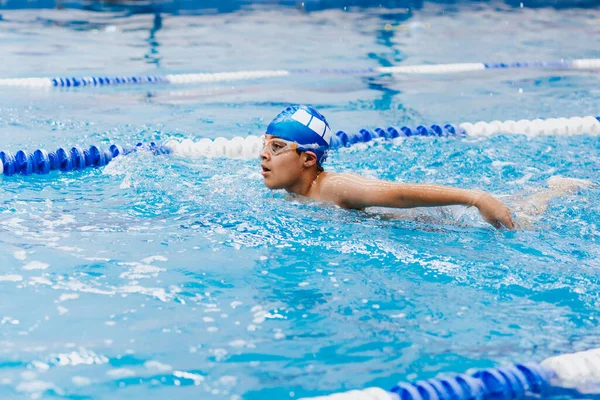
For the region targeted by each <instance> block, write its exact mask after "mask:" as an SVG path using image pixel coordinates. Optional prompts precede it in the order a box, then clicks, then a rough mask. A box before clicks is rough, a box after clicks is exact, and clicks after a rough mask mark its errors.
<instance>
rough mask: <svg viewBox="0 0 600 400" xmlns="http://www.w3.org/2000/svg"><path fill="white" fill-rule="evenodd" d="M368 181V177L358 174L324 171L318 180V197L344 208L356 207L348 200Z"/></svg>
mask: <svg viewBox="0 0 600 400" xmlns="http://www.w3.org/2000/svg"><path fill="white" fill-rule="evenodd" d="M366 182H368V179H367V178H365V177H363V176H360V175H358V174H353V173H347V172H346V173H341V174H337V173H333V172H328V173H323V176H322V177H320V178H319V181H318V198H319V199H320V200H324V201H329V202H332V203H335V204H337V205H338V206H340V207H343V208H355V207H353V206H351V205H350V203H349V201H348V200H349V199H350V198H352V197H355V193H356V192H357V191H359V190H361V188H364V185H365V183H366ZM315 197H317V196H315Z"/></svg>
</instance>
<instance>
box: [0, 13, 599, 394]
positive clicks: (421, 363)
mask: <svg viewBox="0 0 600 400" xmlns="http://www.w3.org/2000/svg"><path fill="white" fill-rule="evenodd" d="M9 3H10V2H9ZM9 5H10V4H9ZM7 8H10V7H7ZM13 8H15V7H13ZM98 9H99V8H97V7H96V8H94V7H87V8H86V7H76V8H69V7H67V8H63V7H61V6H60V5H54V4H52V5H51V6H49V7H48V8H39V9H2V10H0V14H1V16H2V18H1V19H0V49H1V51H2V62H1V63H0V77H2V78H15V77H33V76H36V77H37V76H90V75H139V74H162V73H192V72H223V71H240V70H263V69H291V68H370V67H378V66H390V65H399V64H402V65H411V64H413V65H414V64H427V63H450V62H499V61H504V62H513V61H523V60H559V59H563V58H564V59H573V58H600V50H598V49H600V10H598V9H586V8H568V7H567V8H563V9H554V8H544V7H541V8H535V9H532V8H529V7H528V6H527V3H526V2H525V4H524V6H523V7H520V6H518V5H517V6H516V7H511V6H507V5H505V4H504V3H484V4H478V3H471V2H467V3H464V4H462V3H458V4H444V5H436V4H431V3H424V4H421V5H420V6H419V7H418V8H410V7H409V8H390V7H377V6H375V7H346V8H345V9H344V7H337V6H335V7H316V8H313V9H310V8H309V9H306V8H303V7H302V6H301V5H300V6H297V7H296V6H290V5H287V4H282V5H281V4H270V5H269V4H264V2H263V4H258V5H248V4H242V5H241V6H239V7H233V8H232V9H228V10H225V11H226V12H220V10H218V9H216V10H214V12H205V11H203V12H184V11H185V10H183V11H180V12H170V11H168V12H163V11H161V10H159V11H156V10H155V9H154V10H150V11H148V10H146V11H144V10H141V11H140V12H137V11H136V12H131V9H130V8H128V6H123V7H108V9H106V8H102V7H100V9H102V11H98ZM138 11H139V9H138ZM386 24H389V25H391V29H390V27H389V26H388V27H387V28H386ZM599 83H600V79H599V75H598V73H597V72H596V71H569V70H524V69H523V70H501V71H481V72H476V73H465V74H453V75H410V76H339V75H301V76H288V77H282V78H275V79H265V80H251V81H239V82H230V83H227V82H225V83H218V84H215V83H213V84H203V85H181V86H168V85H164V86H160V85H147V86H122V87H102V88H90V87H85V88H66V89H32V88H30V89H28V88H2V92H1V95H0V138H1V139H0V150H10V151H12V152H14V151H16V150H18V149H27V150H30V151H32V150H35V149H36V148H40V147H41V148H46V149H50V150H52V149H55V148H57V147H59V146H63V147H70V146H73V145H81V146H89V145H92V144H96V145H97V144H102V145H107V144H110V143H119V144H122V145H130V144H135V143H136V142H137V141H145V142H147V141H152V140H153V141H166V140H169V139H173V138H174V139H184V138H190V139H194V140H199V139H200V138H203V137H207V138H215V137H219V136H223V137H227V138H231V137H233V136H236V135H242V136H243V135H246V134H260V133H261V132H263V131H264V129H265V128H266V125H267V124H268V122H269V121H270V119H271V118H273V117H274V116H275V115H276V114H277V113H278V112H279V111H280V110H281V109H282V108H283V107H285V106H286V105H287V104H289V103H308V104H311V105H313V106H315V107H317V108H318V109H319V110H320V111H321V112H322V113H323V114H325V115H326V117H327V118H328V120H329V122H330V124H331V125H332V128H333V129H334V130H338V129H343V130H345V131H352V132H355V131H358V130H359V129H360V128H362V127H369V128H373V127H376V126H389V125H402V124H408V125H418V124H421V123H427V124H432V123H447V122H454V123H459V122H464V121H468V122H476V121H479V120H484V121H492V120H495V119H499V120H507V119H513V120H519V119H535V118H539V117H541V118H546V117H571V116H586V115H597V114H598V113H599V112H600V111H599V108H598V103H599V101H600V90H599V89H598V88H599V87H600V86H599ZM599 151H600V141H599V139H598V136H591V135H581V136H570V137H549V136H541V137H527V136H525V135H511V136H495V137H491V138H475V139H457V138H410V139H407V140H405V141H403V142H400V143H396V144H391V143H387V144H377V145H374V146H368V147H367V146H363V147H361V146H358V147H355V148H351V149H344V150H341V151H338V152H335V153H332V154H331V156H330V157H329V161H328V163H327V164H326V169H327V170H331V171H337V172H343V171H352V172H356V173H359V174H362V175H365V176H370V177H376V178H381V179H388V180H394V181H402V182H415V183H435V184H442V185H452V186H457V187H463V188H478V189H483V190H486V191H489V192H491V193H494V194H496V195H498V196H501V197H502V198H503V199H506V201H507V202H508V204H509V205H511V206H514V205H515V204H516V202H517V200H515V198H516V199H518V198H519V197H522V196H525V195H527V194H531V193H534V192H538V191H540V190H544V189H545V188H547V184H546V180H547V179H548V178H550V177H551V176H554V175H563V176H568V177H574V178H580V179H591V180H593V181H595V182H598V176H599V170H600V167H599V166H600V157H599V154H600V152H599ZM599 204H600V195H599V194H598V190H597V189H584V190H581V191H579V192H578V193H577V194H573V195H568V196H563V197H560V198H556V199H553V200H551V201H550V203H549V205H548V209H547V210H546V212H545V213H543V214H542V215H541V216H538V217H537V219H536V220H535V221H534V224H533V225H532V226H529V227H528V228H526V229H523V230H520V231H517V232H498V231H495V230H494V229H493V228H492V227H491V226H489V225H487V224H486V223H485V222H483V221H482V220H481V218H479V217H478V215H477V213H476V212H473V210H467V211H466V212H465V210H463V209H461V208H460V207H458V209H456V208H455V209H453V210H450V211H448V210H426V211H419V210H417V211H411V213H409V214H408V216H407V215H404V217H403V218H397V217H398V215H397V214H398V213H396V212H394V211H393V210H389V211H382V210H370V211H369V210H368V211H367V212H358V211H347V210H341V209H339V208H336V207H333V206H323V205H315V204H312V203H306V202H302V201H298V200H291V201H290V200H287V199H286V198H285V196H284V194H282V193H271V192H270V191H268V190H267V189H266V188H265V187H264V186H263V184H262V178H261V176H260V173H259V163H258V160H255V161H240V160H227V159H206V158H203V159H185V158H177V157H175V156H168V155H167V156H153V155H152V154H149V153H145V152H140V153H136V154H132V155H129V156H127V157H121V158H118V159H116V160H115V161H114V162H113V163H111V164H110V165H108V166H107V167H104V168H101V169H95V170H86V171H80V172H69V173H56V172H55V173H51V174H49V175H44V176H41V175H35V176H28V177H23V176H16V177H4V178H3V180H2V182H0V232H1V233H2V235H1V236H0V265H1V266H2V269H1V270H0V397H1V398H3V399H12V398H14V399H17V398H24V397H32V398H41V397H42V398H69V399H109V398H110V399H115V398H128V399H198V398H201V399H248V400H254V399H286V398H298V397H303V396H315V395H322V394H327V393H331V392H336V391H341V390H349V389H361V388H364V387H367V386H379V387H382V388H391V387H392V386H393V385H394V384H395V383H396V382H398V381H401V380H416V379H422V378H430V377H433V376H435V375H437V374H439V373H442V372H463V371H465V370H467V369H469V368H477V367H487V366H493V365H498V364H500V363H503V362H524V361H540V360H542V359H544V358H545V357H548V356H552V355H556V354H561V353H567V352H574V351H580V350H585V349H590V348H595V347H599V346H600V335H599V334H598V321H599V318H600V315H599V312H598V310H599V299H598V293H599V292H600V279H599V277H598V276H599V274H600V261H599V260H600V245H599V243H598V241H599V238H600V236H599V227H598V224H599V221H600V205H599Z"/></svg>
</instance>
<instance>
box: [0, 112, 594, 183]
mask: <svg viewBox="0 0 600 400" xmlns="http://www.w3.org/2000/svg"><path fill="white" fill-rule="evenodd" d="M496 134H526V135H530V136H539V135H559V136H561V135H563V136H564V135H594V136H600V117H592V116H587V117H583V118H582V117H573V118H549V119H546V120H542V119H536V120H532V121H530V120H520V121H512V120H509V121H504V122H501V121H492V122H489V123H488V122H483V121H480V122H476V123H474V124H472V123H469V122H465V123H462V124H458V125H452V124H445V125H442V124H439V125H438V124H433V125H429V126H425V125H419V126H417V127H416V128H411V127H408V126H402V127H395V126H390V127H388V128H385V129H384V128H374V129H372V130H369V129H366V128H363V129H360V130H359V131H358V132H357V133H354V134H351V133H347V132H345V131H338V132H337V133H336V134H335V135H333V136H332V139H331V146H330V147H331V149H332V150H335V149H340V148H342V147H350V146H352V145H355V144H357V143H367V142H371V141H375V140H379V141H385V140H393V139H397V138H407V137H413V136H435V137H442V136H459V137H485V136H491V135H496ZM261 149H262V140H261V137H260V136H255V135H249V136H247V137H245V138H244V137H240V136H236V137H234V138H232V139H226V138H224V137H218V138H216V139H214V140H213V139H206V138H205V139H201V140H199V141H197V142H194V141H192V140H190V139H186V140H182V141H178V140H169V141H167V142H166V143H164V144H156V143H154V142H152V143H150V144H143V143H138V144H137V145H136V146H135V147H131V148H122V147H119V146H118V145H114V144H113V145H112V146H110V147H109V148H108V149H104V148H102V147H101V146H91V147H89V148H88V149H85V150H84V149H82V148H81V147H72V148H71V149H65V148H59V149H57V150H56V151H46V150H43V149H38V150H36V151H34V152H33V153H29V152H27V151H25V150H19V151H17V152H16V153H15V155H14V156H13V155H12V154H11V153H10V152H8V151H0V174H3V175H7V176H10V175H14V174H22V175H31V174H33V173H38V174H47V173H49V172H50V171H54V170H61V171H71V170H81V169H84V168H88V167H102V166H104V165H106V164H108V163H109V162H110V161H111V160H112V159H113V158H114V157H117V156H118V155H120V154H128V153H131V152H133V151H137V150H148V151H151V152H153V153H155V154H171V153H172V154H174V155H176V156H181V157H187V158H196V157H225V158H233V159H252V158H256V157H258V155H259V154H260V151H261Z"/></svg>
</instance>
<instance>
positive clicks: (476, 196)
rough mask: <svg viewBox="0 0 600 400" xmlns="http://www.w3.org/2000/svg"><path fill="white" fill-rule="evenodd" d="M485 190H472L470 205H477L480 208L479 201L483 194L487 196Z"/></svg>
mask: <svg viewBox="0 0 600 400" xmlns="http://www.w3.org/2000/svg"><path fill="white" fill-rule="evenodd" d="M485 194H486V193H485V192H484V191H483V190H472V191H471V196H470V199H469V207H473V206H475V207H477V208H479V202H480V200H481V198H482V197H483V196H485Z"/></svg>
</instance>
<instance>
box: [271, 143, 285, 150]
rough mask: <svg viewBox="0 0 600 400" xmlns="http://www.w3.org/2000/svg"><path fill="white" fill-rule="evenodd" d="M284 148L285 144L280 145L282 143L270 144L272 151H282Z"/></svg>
mask: <svg viewBox="0 0 600 400" xmlns="http://www.w3.org/2000/svg"><path fill="white" fill-rule="evenodd" d="M284 147H285V144H282V143H277V142H273V143H271V148H272V149H273V150H281V149H283V148H284Z"/></svg>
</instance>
